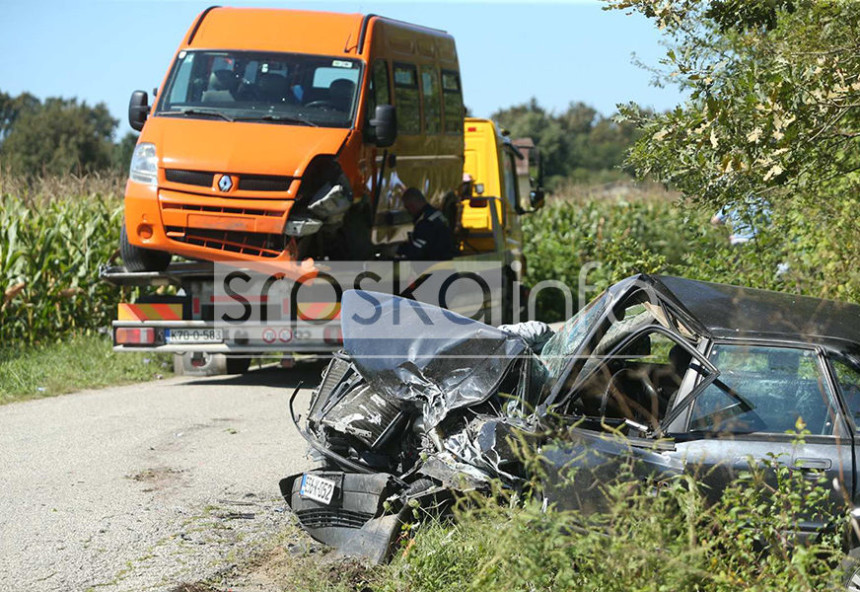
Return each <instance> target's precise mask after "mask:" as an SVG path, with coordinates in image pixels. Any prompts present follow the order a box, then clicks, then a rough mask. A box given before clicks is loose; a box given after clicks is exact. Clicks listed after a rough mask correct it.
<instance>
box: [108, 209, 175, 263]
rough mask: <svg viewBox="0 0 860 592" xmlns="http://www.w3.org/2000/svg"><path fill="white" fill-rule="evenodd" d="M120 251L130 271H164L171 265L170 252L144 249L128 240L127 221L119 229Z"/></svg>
mask: <svg viewBox="0 0 860 592" xmlns="http://www.w3.org/2000/svg"><path fill="white" fill-rule="evenodd" d="M119 253H120V256H121V257H122V262H123V263H124V264H125V268H126V269H127V270H128V271H164V270H165V269H167V266H168V265H170V257H171V255H170V253H166V252H164V251H153V250H152V249H144V248H142V247H138V246H135V245H133V244H131V243H130V242H128V234H127V233H126V229H125V221H123V223H122V228H120V231H119Z"/></svg>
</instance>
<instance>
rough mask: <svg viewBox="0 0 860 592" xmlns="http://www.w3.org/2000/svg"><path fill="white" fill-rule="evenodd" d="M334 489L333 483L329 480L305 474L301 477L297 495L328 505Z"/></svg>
mask: <svg viewBox="0 0 860 592" xmlns="http://www.w3.org/2000/svg"><path fill="white" fill-rule="evenodd" d="M334 487H335V483H334V481H332V480H331V479H323V478H322V477H317V476H316V475H309V474H307V473H305V474H304V475H302V487H301V489H299V495H300V496H302V497H306V498H308V499H312V500H314V501H317V502H320V503H321V504H326V505H328V504H330V503H331V498H332V497H333V496H334Z"/></svg>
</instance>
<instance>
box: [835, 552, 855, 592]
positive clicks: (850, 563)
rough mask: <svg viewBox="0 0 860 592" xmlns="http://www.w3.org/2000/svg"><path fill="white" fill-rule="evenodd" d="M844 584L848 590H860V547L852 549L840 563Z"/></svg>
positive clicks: (851, 591)
mask: <svg viewBox="0 0 860 592" xmlns="http://www.w3.org/2000/svg"><path fill="white" fill-rule="evenodd" d="M839 567H840V569H841V572H842V573H843V574H844V576H843V585H844V586H845V590H847V591H848V592H860V548H855V549H851V551H850V552H849V553H848V555H846V556H845V558H844V559H843V560H842V563H841V564H840V566H839Z"/></svg>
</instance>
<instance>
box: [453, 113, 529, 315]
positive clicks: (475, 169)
mask: <svg viewBox="0 0 860 592" xmlns="http://www.w3.org/2000/svg"><path fill="white" fill-rule="evenodd" d="M464 132H465V133H464V140H465V151H464V163H463V179H464V181H465V184H466V189H465V196H464V197H465V198H464V199H463V200H462V201H461V211H460V215H459V225H458V228H457V231H456V233H455V235H456V239H457V242H458V247H459V251H460V253H462V254H480V253H490V252H493V253H497V254H499V255H503V256H504V261H505V269H506V273H508V274H509V277H508V278H507V279H508V280H509V282H510V284H511V285H517V284H514V282H521V280H522V275H523V274H524V273H525V257H524V256H523V236H522V229H521V228H520V221H519V216H520V215H522V214H525V213H529V212H532V211H534V210H536V209H538V208H540V207H541V206H543V200H544V190H543V187H542V171H541V163H540V153H539V151H538V149H537V147H536V146H535V145H534V142H532V141H531V139H527V138H525V139H521V140H511V138H510V137H509V135H508V134H507V132H505V131H504V130H501V129H500V128H499V127H497V126H496V124H495V123H494V122H492V121H490V120H489V119H477V118H473V117H467V118H466V121H465V125H464ZM526 190H528V195H524V193H526ZM524 202H525V204H526V205H525V207H524ZM518 285H521V283H520V284H518ZM511 296H512V294H511ZM514 306H515V303H514V302H507V303H505V305H504V306H503V310H504V311H506V314H509V315H511V314H512V313H513V308H514Z"/></svg>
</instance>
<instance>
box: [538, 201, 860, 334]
mask: <svg viewBox="0 0 860 592" xmlns="http://www.w3.org/2000/svg"><path fill="white" fill-rule="evenodd" d="M712 214H713V211H712V210H708V209H707V206H706V205H705V206H701V205H696V204H695V203H693V202H691V201H675V202H673V201H670V200H668V199H665V198H662V199H661V198H651V199H647V198H646V199H635V200H634V199H631V200H629V201H625V200H620V199H610V198H603V199H597V198H587V199H583V198H580V199H575V200H567V201H565V200H560V199H559V200H555V201H553V202H551V203H549V204H548V205H547V206H546V207H545V208H544V209H543V210H541V211H539V212H538V213H536V214H533V215H531V216H528V217H526V218H524V220H523V235H524V236H525V248H524V252H525V255H526V263H527V265H526V271H527V273H526V278H525V282H526V284H527V285H528V286H531V287H534V286H535V285H537V284H538V283H539V282H542V281H546V280H557V281H560V282H563V283H564V284H565V285H567V286H568V287H569V288H570V289H571V290H572V292H573V294H574V295H577V294H579V293H580V286H582V287H583V288H584V289H585V294H584V296H585V299H586V300H588V299H590V298H592V297H594V296H595V295H596V294H597V293H598V292H599V291H601V290H603V289H605V288H607V287H608V286H610V285H612V284H613V283H615V282H616V281H618V280H620V279H622V278H624V277H627V276H630V275H632V274H634V273H640V272H644V273H659V274H665V275H676V276H682V277H688V278H692V279H699V280H705V281H713V282H721V283H728V284H736V285H743V286H750V287H753V288H762V289H769V290H781V291H785V292H794V293H798V294H805V295H810V296H819V297H820V296H828V295H837V296H839V297H841V298H844V299H849V300H852V299H853V300H858V299H860V298H858V296H860V293H858V292H857V291H856V290H855V289H852V288H851V287H850V286H847V285H845V284H843V283H842V281H843V280H844V279H845V278H849V277H854V276H856V275H857V273H858V272H857V271H856V270H855V269H852V268H851V267H850V266H848V265H841V264H840V265H839V266H833V267H824V268H822V267H821V265H820V264H821V261H822V259H823V258H825V257H829V256H832V255H833V254H832V253H829V252H828V251H827V249H830V248H835V247H831V245H830V244H829V243H830V241H829V240H828V239H827V238H826V237H825V236H823V234H826V233H820V232H818V233H813V232H812V229H811V228H809V224H808V222H806V221H804V220H802V219H797V221H796V224H797V225H798V227H799V228H800V229H802V230H805V231H807V232H808V234H805V235H804V236H802V237H801V238H798V236H797V234H796V233H789V234H786V233H784V232H783V231H782V229H781V228H780V227H778V226H776V225H772V226H765V227H762V228H760V229H759V233H758V235H757V236H756V238H755V240H753V241H750V242H748V243H745V244H739V245H731V244H730V243H729V239H728V233H729V231H728V229H726V228H725V227H722V226H719V227H715V226H713V225H712V224H711V223H710V218H711V215H712ZM798 233H800V231H799V232H798ZM834 258H835V257H834ZM786 267H787V269H786ZM581 278H582V279H581ZM536 298H537V312H538V315H537V316H538V318H540V319H541V320H548V321H556V320H562V319H564V318H565V311H564V298H563V296H562V294H561V293H560V292H559V291H557V290H539V291H537V296H536ZM583 304H584V302H577V303H575V304H574V306H575V307H578V306H582V305H583Z"/></svg>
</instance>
